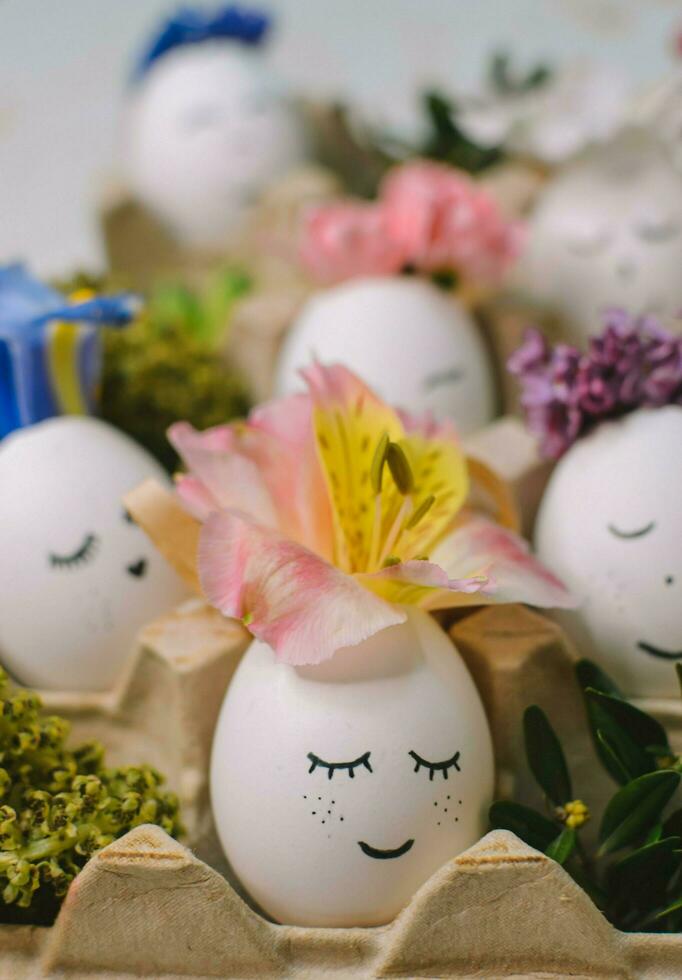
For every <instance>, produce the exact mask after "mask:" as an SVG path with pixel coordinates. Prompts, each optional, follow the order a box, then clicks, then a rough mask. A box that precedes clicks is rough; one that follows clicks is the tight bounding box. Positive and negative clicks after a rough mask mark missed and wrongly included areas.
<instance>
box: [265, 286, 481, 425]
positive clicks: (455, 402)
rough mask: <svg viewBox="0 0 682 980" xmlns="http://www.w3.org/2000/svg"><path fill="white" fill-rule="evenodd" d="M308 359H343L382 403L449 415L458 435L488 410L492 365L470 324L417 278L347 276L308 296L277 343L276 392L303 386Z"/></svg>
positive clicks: (464, 314)
mask: <svg viewBox="0 0 682 980" xmlns="http://www.w3.org/2000/svg"><path fill="white" fill-rule="evenodd" d="M313 359H317V360H318V361H320V362H321V363H323V364H333V363H340V364H345V365H346V367H348V368H350V370H351V371H353V372H355V373H356V374H358V375H359V376H360V377H361V378H362V379H363V380H364V381H366V382H367V384H368V385H369V386H370V387H371V388H373V389H374V391H376V392H377V394H378V395H379V396H380V397H381V398H383V399H384V400H385V401H386V402H388V403H389V404H391V405H395V406H397V407H399V408H403V409H405V410H406V411H408V412H411V413H414V414H417V415H419V414H422V413H424V412H426V411H431V412H433V413H434V415H435V416H436V417H437V418H441V419H444V418H450V419H452V420H453V421H454V423H455V425H456V427H457V429H458V431H459V432H460V433H462V434H468V433H470V432H475V431H476V430H477V429H480V428H482V427H483V426H484V425H486V424H487V423H488V422H490V421H491V420H492V419H493V417H494V415H495V409H496V392H495V382H494V378H493V371H492V366H491V363H490V359H489V356H488V352H487V350H486V348H485V344H484V341H483V339H482V337H481V335H480V333H479V330H478V328H477V326H476V324H475V323H474V321H473V320H472V318H471V317H470V315H469V314H468V313H467V312H466V310H465V309H464V307H463V306H461V305H460V304H459V303H458V302H457V300H456V299H454V298H453V297H448V296H447V295H446V294H445V293H444V292H443V291H442V290H440V289H438V288H437V287H436V286H434V285H433V284H432V283H430V282H426V281H424V280H421V279H416V278H409V277H399V276H395V277H388V276H387V277H376V278H375V277H371V278H366V279H354V280H351V281H348V282H345V283H343V284H342V285H339V286H334V287H332V288H330V289H327V290H324V291H322V292H320V293H318V294H317V295H315V296H313V297H312V298H311V299H310V300H309V301H308V302H307V303H306V305H305V307H304V308H303V310H302V312H301V313H300V315H299V317H298V319H297V320H296V321H295V322H294V324H293V325H292V327H291V329H290V331H289V333H288V335H287V338H286V340H285V342H284V346H283V348H282V351H281V354H280V357H279V362H278V365H277V372H276V382H275V385H276V390H277V393H278V394H280V395H288V394H291V393H293V392H295V391H301V390H303V382H302V379H301V377H300V374H299V371H300V369H301V368H303V367H306V366H307V365H309V364H310V363H311V362H312V361H313Z"/></svg>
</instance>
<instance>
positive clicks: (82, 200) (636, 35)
mask: <svg viewBox="0 0 682 980" xmlns="http://www.w3.org/2000/svg"><path fill="white" fill-rule="evenodd" d="M178 5H179V3H177V2H173V0H0V262H3V261H8V260H10V259H14V258H23V259H25V260H27V261H28V262H30V263H31V265H32V266H33V267H34V269H35V270H36V271H37V272H39V273H40V274H43V275H59V274H62V273H68V272H70V271H71V270H73V269H74V267H76V266H80V267H83V268H89V269H93V270H94V269H97V268H98V267H99V266H100V265H101V262H102V250H101V244H100V241H99V232H98V223H97V215H96V206H97V202H98V200H99V198H100V196H101V194H102V191H103V189H104V188H105V187H106V185H107V183H108V182H111V180H112V179H115V178H116V177H117V176H118V175H120V164H119V146H120V134H121V115H122V110H123V106H124V103H125V92H126V86H127V83H128V78H129V74H130V68H131V63H132V61H133V59H134V58H135V55H136V54H137V53H139V50H140V47H141V46H142V45H143V44H144V42H145V40H146V38H147V35H148V33H149V32H150V30H152V29H153V28H154V26H155V25H156V23H157V21H158V18H159V17H160V16H161V15H163V14H164V13H167V12H170V11H172V10H174V9H176V8H177V6H178ZM205 5H207V6H215V4H214V3H207V4H205ZM254 6H260V7H263V8H264V9H266V10H269V11H270V12H271V13H272V14H273V16H274V18H275V21H276V30H275V31H274V32H273V39H272V43H271V46H270V51H269V55H268V56H269V57H271V58H272V60H273V63H274V64H275V65H276V66H277V68H278V69H279V71H280V73H281V74H282V75H284V76H286V77H287V78H288V79H290V81H291V84H292V86H293V87H294V89H295V90H296V91H299V92H306V91H307V92H310V93H311V94H315V95H316V96H318V97H343V98H346V99H348V100H351V101H353V102H356V103H360V104H361V105H362V106H363V107H365V109H366V110H367V112H368V113H369V114H370V115H371V116H372V117H374V118H379V119H384V120H385V121H387V122H390V123H392V124H394V125H396V126H398V127H402V128H405V129H410V128H412V127H414V125H415V120H416V101H417V99H416V96H417V92H418V90H419V89H420V88H422V87H424V86H426V85H428V84H437V85H440V86H442V87H443V88H444V89H446V90H448V89H449V90H452V89H454V88H455V87H460V86H465V87H467V88H469V89H471V88H473V87H475V86H476V83H477V82H478V81H479V80H480V77H481V73H482V70H483V67H484V64H485V62H486V60H487V58H488V57H489V55H490V53H491V52H493V51H495V50H498V49H506V50H508V51H510V52H511V53H512V55H514V56H515V57H516V58H518V59H519V62H520V65H521V66H532V65H533V64H535V63H536V62H537V61H539V60H543V59H544V60H547V61H550V62H552V61H555V60H564V59H567V58H570V59H575V58H595V59H601V60H604V61H606V62H609V63H611V64H614V65H616V66H618V67H620V68H622V69H624V70H625V71H627V72H628V73H629V75H630V76H631V77H632V79H633V82H636V83H645V82H648V81H654V80H655V79H657V78H659V77H660V76H661V75H663V74H664V73H665V71H666V69H667V68H669V66H670V64H671V61H672V38H673V35H674V33H675V30H676V29H679V28H682V0H262V2H259V3H257V4H254Z"/></svg>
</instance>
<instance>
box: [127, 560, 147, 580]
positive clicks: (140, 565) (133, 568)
mask: <svg viewBox="0 0 682 980" xmlns="http://www.w3.org/2000/svg"><path fill="white" fill-rule="evenodd" d="M126 571H127V573H128V575H132V576H133V578H142V576H143V575H144V573H145V572H146V571H147V559H146V558H140V560H139V561H136V562H133V563H132V564H131V565H127V566H126Z"/></svg>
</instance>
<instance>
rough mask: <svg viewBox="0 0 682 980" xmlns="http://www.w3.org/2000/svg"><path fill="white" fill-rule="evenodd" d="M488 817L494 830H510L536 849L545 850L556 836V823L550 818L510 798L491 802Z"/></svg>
mask: <svg viewBox="0 0 682 980" xmlns="http://www.w3.org/2000/svg"><path fill="white" fill-rule="evenodd" d="M489 819H490V824H491V826H492V827H493V829H494V830H511V832H512V833H513V834H516V836H517V837H520V838H521V840H523V841H525V842H526V844H528V845H529V846H530V847H534V848H535V849H536V850H538V851H545V850H546V849H547V848H548V847H549V845H550V844H551V843H552V841H554V840H555V839H556V836H557V827H556V824H554V823H552V821H551V820H548V819H547V817H543V816H542V814H541V813H538V812H537V811H536V810H531V808H530V807H527V806H523V805H522V804H521V803H513V802H512V801H511V800H500V801H499V802H497V803H493V805H492V806H491V807H490V811H489Z"/></svg>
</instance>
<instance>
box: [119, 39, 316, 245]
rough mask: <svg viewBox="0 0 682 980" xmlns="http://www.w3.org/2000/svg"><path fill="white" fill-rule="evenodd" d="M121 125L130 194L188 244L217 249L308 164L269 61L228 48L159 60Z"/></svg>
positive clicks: (190, 49) (198, 47)
mask: <svg viewBox="0 0 682 980" xmlns="http://www.w3.org/2000/svg"><path fill="white" fill-rule="evenodd" d="M128 122H129V133H128V168H129V178H130V183H131V186H132V189H133V191H134V192H135V193H136V194H137V196H138V197H139V198H140V200H141V201H142V202H143V203H144V204H146V205H147V206H148V207H149V208H150V209H151V210H153V211H154V212H156V213H157V214H158V215H159V217H160V218H162V219H163V220H164V221H165V222H166V223H167V224H168V225H169V227H170V229H171V230H172V231H173V232H174V233H175V235H176V236H177V237H178V238H179V239H180V240H181V241H183V242H184V243H186V244H188V245H190V246H221V245H222V246H224V245H225V243H226V241H227V240H228V238H229V235H230V234H231V233H232V232H233V231H234V230H235V228H236V227H237V226H238V225H239V223H240V221H241V220H242V218H243V217H244V215H245V213H246V212H247V210H248V209H249V207H250V206H251V205H252V204H253V203H254V202H255V201H256V200H257V198H258V196H259V195H260V193H261V192H262V191H263V190H264V189H265V188H266V187H267V186H268V184H270V183H271V181H272V180H274V179H275V178H277V177H279V176H282V175H284V174H285V173H286V172H287V171H288V170H289V169H291V168H292V167H294V166H295V165H296V164H298V163H299V162H301V161H302V160H303V159H304V157H305V140H304V137H303V131H302V126H301V121H300V119H299V117H298V115H297V113H296V112H295V110H294V107H293V105H292V103H291V102H290V101H289V100H288V99H287V98H286V96H285V93H284V91H283V89H282V87H281V85H280V83H279V82H278V81H277V79H276V78H275V76H274V75H273V74H272V72H271V70H270V68H269V67H268V65H267V62H265V61H264V60H263V58H262V55H261V54H259V53H258V52H254V51H247V50H244V48H242V47H240V46H239V45H238V44H237V43H235V42H232V41H223V42H221V41H215V42H205V43H202V44H192V45H186V46H184V47H181V48H177V49H175V50H173V51H171V52H169V53H168V54H165V55H164V56H163V57H162V58H160V59H159V60H158V61H157V62H155V63H154V64H153V65H152V66H151V68H150V69H149V70H148V72H147V73H146V74H145V75H144V77H143V78H142V80H141V81H140V83H139V84H138V87H137V89H136V90H135V91H134V93H133V97H132V101H131V105H130V107H129V120H128Z"/></svg>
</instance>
